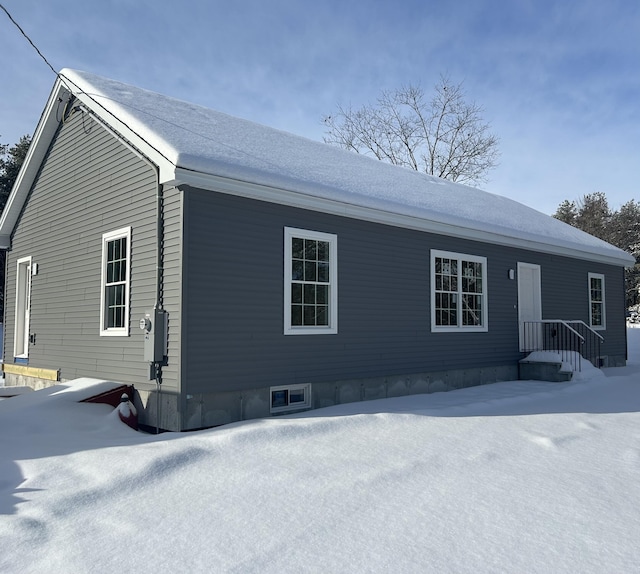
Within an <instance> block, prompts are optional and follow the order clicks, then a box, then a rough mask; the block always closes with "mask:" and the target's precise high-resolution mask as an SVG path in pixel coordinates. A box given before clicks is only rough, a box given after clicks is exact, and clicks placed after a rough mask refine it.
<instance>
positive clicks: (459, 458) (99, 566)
mask: <svg viewBox="0 0 640 574" xmlns="http://www.w3.org/2000/svg"><path fill="white" fill-rule="evenodd" d="M628 332H629V350H630V361H629V364H628V366H627V367H625V368H622V369H607V370H605V373H604V375H602V374H600V373H599V372H597V374H596V375H593V373H592V376H591V377H582V378H581V379H580V380H578V381H576V382H572V383H544V382H526V381H515V382H508V383H499V384H494V385H487V386H483V387H476V388H470V389H464V390H460V391H452V392H449V393H437V394H433V395H420V396H411V397H404V398H398V399H389V400H383V401H371V402H365V403H355V404H348V405H341V406H337V407H332V408H328V409H322V410H317V411H312V412H309V413H304V414H302V415H294V416H288V417H280V418H275V419H266V420H255V421H248V422H244V423H236V424H233V425H228V426H226V427H221V428H219V429H213V430H208V431H202V432H194V433H184V434H177V433H168V434H164V435H160V436H150V435H145V434H142V433H136V432H134V431H132V430H131V429H129V428H128V427H126V426H124V425H123V424H122V423H120V422H119V420H118V419H117V417H116V416H115V412H114V411H113V410H112V409H111V408H110V407H108V406H104V405H94V404H86V403H77V402H76V400H77V398H79V397H81V396H82V394H83V393H84V392H86V389H84V388H83V386H82V384H80V385H77V386H75V387H64V386H58V387H54V388H52V389H47V390H44V391H38V392H32V393H26V394H24V395H21V396H18V397H15V398H11V399H6V400H3V401H1V402H0V436H1V437H2V440H1V441H0V514H1V515H2V517H1V519H0V541H1V543H0V549H1V551H0V571H1V572H7V573H21V574H22V573H31V572H33V573H36V572H37V573H39V572H47V573H52V572H53V573H57V572H60V573H62V572H64V573H68V572H73V573H74V574H78V573H89V572H91V573H101V572H105V573H113V572H139V573H146V572H190V573H197V572H207V573H208V572H234V573H244V572H256V573H258V572H259V573H281V572H318V573H327V572H349V573H352V572H393V573H399V572H402V573H405V572H416V573H417V572H420V573H424V572H439V573H441V572H455V573H466V572H469V573H484V572H492V573H493V572H509V573H525V572H526V573H537V572H540V573H545V574H548V573H549V572H554V573H561V572H575V573H581V574H583V573H590V572H598V573H605V572H606V573H610V572H637V571H638V570H639V568H640V546H639V544H638V540H640V481H639V480H638V476H639V475H640V329H629V331H628ZM43 397H44V399H43Z"/></svg>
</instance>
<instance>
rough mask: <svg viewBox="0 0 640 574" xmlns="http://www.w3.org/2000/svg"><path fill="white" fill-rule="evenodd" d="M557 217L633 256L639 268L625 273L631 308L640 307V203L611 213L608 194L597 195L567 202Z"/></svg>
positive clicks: (631, 203) (632, 201) (628, 205)
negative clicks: (639, 305)
mask: <svg viewBox="0 0 640 574" xmlns="http://www.w3.org/2000/svg"><path fill="white" fill-rule="evenodd" d="M553 217H555V218H556V219H559V220H560V221H564V222H565V223H568V224H569V225H572V226H573V227H577V228H578V229H582V231H586V232H587V233H589V234H591V235H594V236H596V237H599V238H600V239H603V240H604V241H606V242H608V243H611V244H612V245H615V246H616V247H619V248H620V249H624V250H625V251H627V252H628V253H631V255H633V256H634V257H635V258H636V265H635V266H634V267H632V268H630V269H627V270H626V271H625V291H626V299H627V301H626V302H627V308H629V307H633V306H635V305H638V304H640V204H639V203H637V202H636V201H635V200H633V199H632V200H631V201H629V202H627V203H625V204H624V205H623V206H622V207H621V208H620V209H619V210H618V211H611V210H610V209H609V204H608V202H607V197H606V195H605V194H604V193H602V192H595V193H590V194H587V195H585V196H584V197H582V198H581V199H579V200H578V201H575V202H574V201H569V200H566V199H565V200H564V201H563V202H562V203H561V204H560V205H559V206H558V209H557V210H556V212H555V214H554V215H553Z"/></svg>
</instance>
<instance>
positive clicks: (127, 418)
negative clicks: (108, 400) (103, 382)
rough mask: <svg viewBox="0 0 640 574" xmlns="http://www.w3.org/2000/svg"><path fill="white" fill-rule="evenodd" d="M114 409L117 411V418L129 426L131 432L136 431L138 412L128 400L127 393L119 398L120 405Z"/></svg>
mask: <svg viewBox="0 0 640 574" xmlns="http://www.w3.org/2000/svg"><path fill="white" fill-rule="evenodd" d="M116 409H118V416H119V417H120V420H121V421H122V422H123V423H124V424H126V425H127V426H130V427H131V428H132V429H133V430H138V411H136V407H134V406H133V403H132V402H131V401H130V400H129V396H128V395H127V393H124V394H123V395H122V397H120V404H119V405H118V406H117V407H116Z"/></svg>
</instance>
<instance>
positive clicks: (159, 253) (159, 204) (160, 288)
mask: <svg viewBox="0 0 640 574" xmlns="http://www.w3.org/2000/svg"><path fill="white" fill-rule="evenodd" d="M149 163H151V162H149ZM151 165H153V167H154V168H155V171H156V300H155V303H154V305H153V310H154V318H155V317H157V316H158V315H159V313H157V311H161V310H163V298H164V297H163V296H164V260H163V255H164V196H163V193H162V192H163V187H162V184H161V183H160V168H159V167H158V166H157V165H155V164H151ZM154 320H155V319H154ZM163 328H164V326H163ZM165 336H166V334H165ZM153 371H154V375H155V378H156V434H160V406H161V402H160V393H161V388H162V362H155V363H154V364H153Z"/></svg>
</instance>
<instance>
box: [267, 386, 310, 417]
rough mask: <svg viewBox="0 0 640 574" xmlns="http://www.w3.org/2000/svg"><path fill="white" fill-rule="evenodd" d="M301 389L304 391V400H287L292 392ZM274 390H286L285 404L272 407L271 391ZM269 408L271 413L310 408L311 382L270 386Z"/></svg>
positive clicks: (297, 391)
mask: <svg viewBox="0 0 640 574" xmlns="http://www.w3.org/2000/svg"><path fill="white" fill-rule="evenodd" d="M300 391H302V392H303V393H304V401H297V402H293V403H291V402H289V401H290V397H291V394H292V393H299V392H300ZM274 392H286V393H287V399H286V401H287V404H286V405H283V406H280V407H274V406H273V393H274ZM269 408H270V411H271V413H284V412H288V411H299V410H302V409H310V408H311V383H302V384H297V385H280V386H277V387H271V388H270V389H269Z"/></svg>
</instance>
